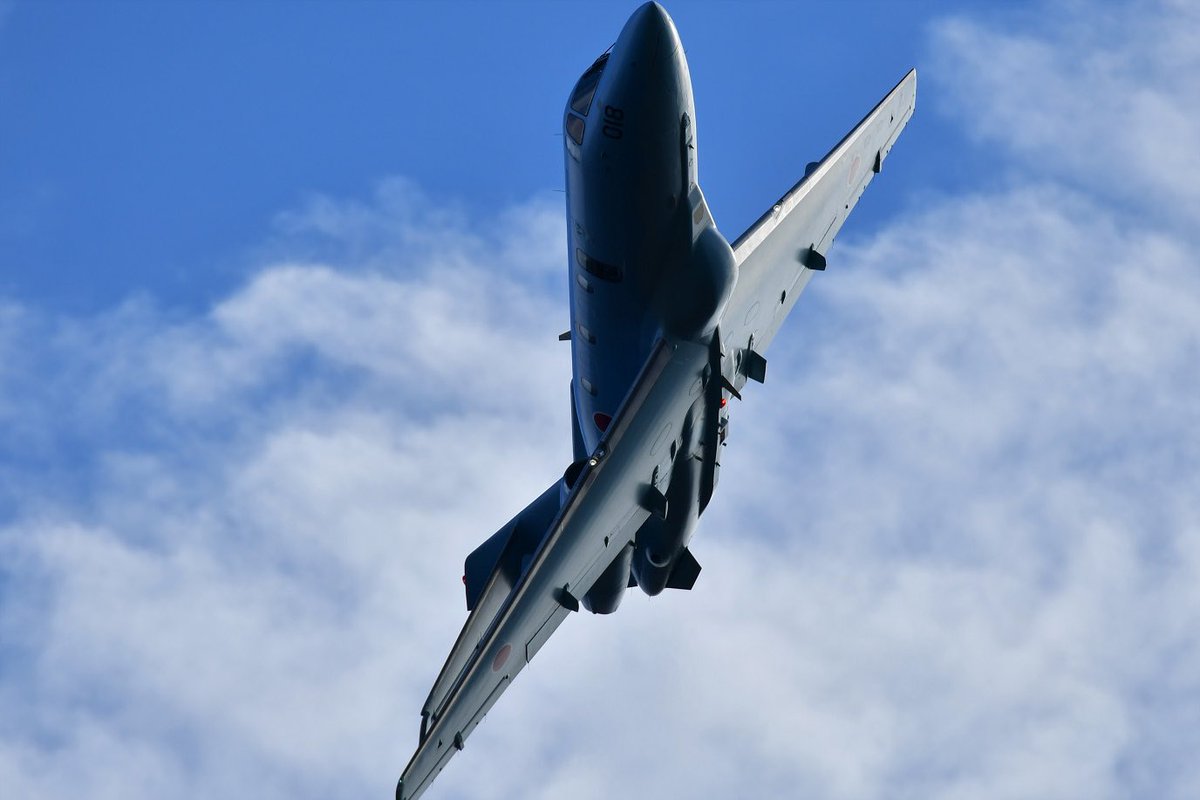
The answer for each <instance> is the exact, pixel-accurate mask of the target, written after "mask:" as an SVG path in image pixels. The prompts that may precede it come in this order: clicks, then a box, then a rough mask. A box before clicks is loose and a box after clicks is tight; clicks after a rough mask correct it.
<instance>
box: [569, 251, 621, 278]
mask: <svg viewBox="0 0 1200 800" xmlns="http://www.w3.org/2000/svg"><path fill="white" fill-rule="evenodd" d="M575 260H576V261H577V262H579V266H581V267H583V268H584V269H585V270H587V271H588V272H589V273H590V274H592V275H595V276H596V277H597V278H602V279H604V280H606V281H612V282H614V283H616V282H617V281H619V280H621V278H622V277H623V276H622V274H621V268H620V267H617V266H613V265H612V264H605V263H604V262H603V261H599V260H597V259H595V258H592V257H591V256H589V255H588V254H587V253H585V252H583V251H582V250H580V249H579V248H578V247H576V248H575Z"/></svg>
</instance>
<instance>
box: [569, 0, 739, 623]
mask: <svg viewBox="0 0 1200 800" xmlns="http://www.w3.org/2000/svg"><path fill="white" fill-rule="evenodd" d="M695 118H696V113H695V106H694V104H693V100H692V85H691V77H690V75H689V73H688V66H687V61H686V59H685V57H684V52H683V46H682V44H681V43H680V41H679V36H678V33H677V32H676V30H675V26H674V25H673V24H672V23H671V21H670V18H669V17H668V16H667V14H666V12H665V11H663V9H662V7H661V6H658V5H657V4H653V3H651V4H647V5H644V6H642V7H641V8H639V9H638V10H637V11H636V12H635V13H634V15H633V16H632V17H631V18H630V20H629V22H628V23H626V25H625V28H624V29H623V30H622V31H621V35H620V37H619V38H618V39H617V42H616V44H615V45H614V46H613V48H612V50H611V52H609V53H605V54H604V55H602V56H601V57H600V58H599V59H597V61H596V63H595V64H593V65H592V67H591V68H589V69H588V71H586V72H585V73H584V74H583V76H582V77H581V78H580V80H579V82H578V83H577V84H576V87H575V89H574V91H573V92H572V94H571V97H570V98H569V99H568V102H567V108H566V111H565V116H564V142H565V150H566V153H565V161H566V185H567V224H568V250H569V252H568V257H569V260H570V270H571V281H570V292H571V328H572V330H571V347H572V357H573V359H572V360H573V376H572V395H573V399H574V404H575V413H576V418H577V420H578V423H579V433H580V434H581V437H582V446H583V450H584V453H585V454H586V453H591V452H593V451H594V450H595V448H596V447H597V446H598V445H599V443H600V440H601V438H602V436H603V434H604V431H605V429H606V428H607V426H608V424H609V422H610V421H611V420H612V418H613V416H615V414H616V412H617V408H618V406H619V405H620V403H621V401H622V400H623V399H624V398H625V397H626V396H627V394H628V392H629V389H630V387H631V386H632V385H633V383H634V380H635V379H636V378H637V374H638V370H639V369H640V368H641V366H642V364H644V363H645V361H646V357H647V355H648V354H649V352H650V349H651V347H652V346H653V345H654V342H655V341H657V340H658V339H659V338H684V339H689V340H699V339H702V338H703V337H705V336H706V335H708V334H711V332H712V327H713V326H714V325H715V320H716V319H717V317H718V314H719V311H720V307H721V305H722V303H723V302H724V301H725V299H726V298H727V297H728V295H729V292H730V291H731V290H732V286H733V281H734V277H735V273H736V268H735V266H734V261H733V254H732V251H731V250H730V248H729V245H728V243H727V242H726V241H725V239H724V238H723V237H721V235H720V234H719V233H718V232H717V230H716V228H715V226H714V225H713V222H712V218H711V215H710V214H709V212H708V208H707V204H706V203H705V201H704V196H703V194H702V192H701V191H700V189H699V186H698V185H697V178H696V139H695ZM703 402H704V398H703V397H701V398H698V403H699V404H700V405H699V406H698V408H697V410H696V412H695V414H694V417H695V420H694V423H693V425H692V426H691V428H690V432H691V433H694V435H692V436H690V437H688V436H684V437H681V439H680V441H679V443H678V445H676V447H677V449H678V450H679V453H680V456H681V457H679V458H676V459H675V465H674V466H673V468H672V469H671V475H670V476H669V478H668V479H667V480H664V481H663V486H664V487H666V486H668V485H669V487H670V488H669V489H667V490H666V492H664V497H669V498H670V500H671V502H668V503H667V504H666V505H667V510H666V513H665V514H664V515H663V517H664V518H659V519H652V520H651V521H650V522H649V523H648V524H647V527H646V528H645V529H644V530H643V531H641V532H639V536H638V540H637V542H636V544H635V547H634V550H633V552H626V553H623V554H622V556H621V557H618V559H617V561H616V562H614V565H613V574H611V575H606V578H607V580H603V579H602V580H601V581H600V584H601V586H599V587H597V591H595V592H593V597H592V598H590V600H592V601H593V602H592V603H589V605H591V606H592V607H593V610H604V611H611V610H615V608H616V603H617V602H619V599H620V594H619V593H623V591H624V587H625V586H626V585H627V583H628V579H629V570H630V568H631V567H632V569H633V572H634V574H635V576H636V578H637V583H638V584H639V585H640V586H641V587H642V588H643V590H645V591H646V592H647V593H650V594H657V593H658V592H659V591H661V590H662V588H663V587H664V586H665V585H666V583H667V579H668V577H669V574H670V570H671V568H672V566H673V563H674V560H675V557H676V556H677V555H678V554H679V553H680V552H681V550H682V548H683V547H684V546H685V545H686V544H687V539H688V537H689V536H690V533H691V529H692V527H694V525H695V521H696V518H697V516H698V514H699V506H700V495H701V491H702V488H701V483H702V476H701V474H700V472H701V469H700V465H699V464H694V463H691V462H692V461H693V459H691V458H690V456H691V455H692V453H693V452H695V449H696V448H698V447H700V446H701V442H700V441H699V435H700V432H701V429H702V428H703V427H705V425H704V422H703V417H704V415H705V409H704V408H703ZM709 427H711V426H709ZM689 439H690V440H689ZM685 440H687V441H685ZM576 455H577V456H580V455H582V454H580V453H577V454H576ZM714 456H715V454H711V453H710V455H709V457H710V458H712V457H714ZM710 490H711V487H710ZM630 561H632V564H630V563H629V562H630ZM622 571H623V572H624V575H621V574H620V573H621V572H622ZM618 586H619V587H620V589H619V592H618V589H617V587H618ZM606 587H607V588H606ZM606 592H607V593H609V594H612V593H614V592H618V593H617V594H616V596H615V597H610V598H609V599H610V602H608V603H604V602H600V603H598V604H597V603H595V602H594V601H596V600H597V599H600V600H603V598H602V597H601V595H604V594H605V593H606ZM597 606H599V607H597Z"/></svg>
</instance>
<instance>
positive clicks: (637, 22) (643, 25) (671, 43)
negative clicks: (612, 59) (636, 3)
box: [614, 2, 679, 64]
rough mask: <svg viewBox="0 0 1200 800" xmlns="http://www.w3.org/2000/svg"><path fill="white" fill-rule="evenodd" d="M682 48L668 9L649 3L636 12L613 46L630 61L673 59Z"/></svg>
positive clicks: (650, 62) (650, 61)
mask: <svg viewBox="0 0 1200 800" xmlns="http://www.w3.org/2000/svg"><path fill="white" fill-rule="evenodd" d="M678 48H679V34H678V33H677V32H676V31H675V23H673V22H672V21H671V17H670V15H668V14H667V10H666V9H665V8H663V7H662V6H660V5H659V4H658V3H653V2H651V3H646V4H645V5H643V6H641V7H639V8H638V9H637V10H636V11H634V12H633V15H632V16H631V17H630V18H629V21H628V22H626V23H625V27H624V28H622V29H621V35H620V36H619V37H618V38H617V45H616V47H615V48H614V49H615V50H616V51H617V52H620V53H622V54H623V56H624V57H625V58H627V59H629V60H631V61H635V62H642V63H649V64H653V63H655V62H656V61H658V60H660V59H661V60H663V61H666V60H669V59H671V58H672V57H673V56H674V54H675V51H676V50H677V49H678Z"/></svg>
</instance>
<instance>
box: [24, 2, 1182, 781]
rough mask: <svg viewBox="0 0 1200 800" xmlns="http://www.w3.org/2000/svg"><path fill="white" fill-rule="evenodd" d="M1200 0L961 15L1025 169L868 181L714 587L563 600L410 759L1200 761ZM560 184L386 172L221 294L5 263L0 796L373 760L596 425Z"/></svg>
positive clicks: (705, 773) (805, 766) (791, 776)
mask: <svg viewBox="0 0 1200 800" xmlns="http://www.w3.org/2000/svg"><path fill="white" fill-rule="evenodd" d="M1193 13H1194V12H1191V11H1190V10H1188V8H1187V7H1186V6H1184V5H1182V4H1178V5H1170V4H1167V5H1135V6H1128V7H1123V8H1121V9H1118V10H1117V11H1114V12H1112V13H1111V14H1108V15H1101V16H1096V15H1093V14H1090V13H1089V11H1088V9H1084V8H1081V7H1069V8H1067V9H1066V10H1056V11H1055V13H1053V14H1049V15H1045V16H1041V17H1038V18H1036V19H1030V20H1015V21H1013V20H998V21H997V20H992V21H979V20H972V19H969V18H959V19H953V20H946V21H943V22H941V23H940V24H938V25H937V26H935V28H934V29H933V31H932V38H931V42H932V45H931V46H932V48H933V52H934V55H935V59H934V62H935V64H936V65H938V68H937V69H936V70H935V71H934V74H933V75H930V72H929V71H926V72H925V73H924V74H923V76H922V77H923V79H924V80H926V82H927V83H926V86H927V87H929V88H927V89H926V93H927V96H930V97H933V98H934V99H935V102H934V103H933V104H927V108H926V111H925V113H930V112H929V110H928V106H930V105H932V106H933V107H937V106H938V104H939V103H940V104H941V108H942V110H943V111H944V112H946V113H950V114H952V115H957V116H960V117H961V118H962V119H963V121H964V124H965V125H966V126H967V128H968V130H970V131H971V132H973V133H974V135H976V136H977V137H978V139H979V141H980V143H981V144H982V145H984V146H987V147H991V148H995V149H996V152H997V159H998V163H1001V164H1003V168H1004V170H1005V180H1004V185H1003V186H1002V187H1001V188H998V189H995V190H989V191H988V192H986V193H982V192H981V193H976V194H972V195H967V196H955V197H940V198H934V199H933V200H932V201H930V202H925V203H924V204H923V205H922V207H920V208H918V209H914V210H913V211H911V212H909V213H907V214H905V215H903V216H902V217H901V218H898V219H896V220H895V221H894V222H893V224H891V225H889V226H888V227H886V228H884V229H882V230H880V231H878V232H876V233H874V234H873V235H872V236H870V237H869V238H863V237H859V238H857V239H855V238H853V236H854V232H853V230H851V229H852V228H853V223H851V226H849V228H848V229H847V231H846V233H845V235H844V237H845V240H844V241H842V242H840V243H839V246H838V247H837V248H836V249H835V250H834V252H833V254H832V257H831V258H832V260H833V262H834V263H833V266H832V267H831V269H830V271H829V273H828V275H826V276H823V277H822V278H821V279H820V280H819V281H816V282H814V286H813V288H812V289H811V290H810V293H809V294H808V295H807V296H806V297H805V298H803V300H802V302H801V303H800V305H799V306H798V307H797V314H796V318H795V319H794V320H793V321H792V322H791V323H789V325H788V326H787V327H785V329H784V331H783V332H782V334H781V336H780V337H779V339H778V340H777V341H776V344H775V346H774V348H773V349H772V351H771V353H770V354H769V358H770V361H771V370H770V376H771V379H770V381H769V383H768V384H767V385H766V386H764V387H761V388H759V389H758V390H757V391H756V392H754V393H752V394H750V395H748V396H747V400H746V402H745V403H744V404H743V405H741V406H739V407H738V408H737V409H735V416H734V420H733V428H732V436H731V445H730V448H729V453H728V455H727V457H726V460H725V464H724V467H725V468H724V469H723V473H722V484H721V487H720V491H719V492H718V495H717V498H718V499H717V500H716V502H715V503H714V505H713V507H712V508H711V509H710V511H709V512H708V513H706V515H705V519H704V521H703V524H702V526H701V530H700V534H699V538H698V539H697V541H696V545H695V550H696V553H697V556H698V558H699V559H700V561H701V563H702V564H704V565H705V571H704V573H703V575H702V576H701V578H700V580H699V582H698V584H697V587H696V589H695V590H694V591H693V592H691V593H687V594H669V595H667V596H663V597H660V598H656V599H654V600H648V599H646V598H643V597H641V596H637V595H631V596H630V597H628V598H627V600H626V603H625V605H624V606H623V607H622V609H621V612H620V613H619V614H617V615H615V616H614V617H611V618H599V617H596V618H593V617H590V616H584V617H579V618H575V619H572V620H571V621H570V623H569V624H567V625H565V626H564V627H563V628H562V629H560V632H559V634H558V636H557V637H556V638H555V640H554V643H553V644H551V645H549V646H548V647H547V648H545V649H544V650H543V651H542V652H541V653H540V654H539V656H538V659H537V660H536V661H535V662H534V663H533V665H532V666H531V667H530V669H529V670H527V671H526V672H525V673H523V677H522V678H521V680H520V681H519V682H518V685H517V686H516V687H515V688H514V689H513V690H512V691H511V692H509V693H508V694H507V695H506V696H505V698H504V700H503V701H502V702H501V703H500V704H498V706H497V707H496V708H495V709H494V710H493V711H492V713H491V714H490V715H489V720H488V721H487V722H486V723H485V724H484V725H483V726H481V728H480V729H479V730H478V731H477V732H476V733H475V734H474V735H473V737H472V738H471V740H470V742H469V743H468V747H467V750H466V752H465V753H464V754H463V755H461V756H459V757H458V758H456V759H455V761H454V762H452V764H451V766H450V767H449V768H448V770H447V772H446V773H445V774H444V775H443V776H442V777H441V778H440V779H439V782H438V784H437V785H436V786H435V790H434V791H433V792H431V794H430V796H431V797H433V796H434V795H436V796H438V797H472V798H490V797H513V796H519V797H531V798H551V797H564V796H569V797H573V798H582V799H584V800H586V799H587V798H602V797H612V796H615V795H621V796H627V797H647V798H648V797H659V796H666V797H729V796H749V797H754V796H758V797H781V796H825V797H831V798H866V797H878V796H887V797H922V798H929V797H934V798H954V797H972V798H980V797H985V798H1008V797H1030V796H1034V797H1063V798H1074V797H1083V796H1086V797H1123V796H1140V797H1147V796H1153V797H1164V798H1166V797H1180V798H1183V797H1192V796H1196V795H1197V794H1200V769H1198V768H1197V767H1196V766H1195V763H1194V759H1193V755H1194V753H1195V752H1197V751H1198V750H1200V734H1198V733H1197V731H1200V701H1198V700H1197V699H1196V698H1198V697H1200V686H1198V685H1197V684H1198V683H1200V678H1198V677H1197V676H1200V652H1198V651H1197V644H1196V642H1197V641H1198V637H1197V634H1198V633H1200V624H1198V623H1200V620H1198V619H1197V617H1198V615H1200V611H1197V609H1200V589H1197V588H1196V587H1197V585H1198V584H1197V581H1196V575H1197V574H1198V572H1200V543H1198V542H1200V539H1198V537H1197V534H1198V533H1200V502H1198V501H1197V500H1196V499H1195V491H1194V486H1195V485H1196V484H1197V478H1198V477H1200V433H1197V431H1200V419H1198V417H1200V412H1198V411H1197V408H1198V406H1197V404H1196V403H1195V401H1194V398H1195V397H1196V396H1197V394H1198V392H1200V379H1198V373H1197V372H1196V368H1195V365H1196V364H1197V363H1198V357H1200V277H1198V276H1197V272H1196V270H1195V268H1194V257H1193V255H1192V254H1193V253H1194V252H1196V248H1197V246H1198V245H1200V241H1197V238H1198V237H1197V236H1196V234H1195V233H1194V231H1192V230H1190V229H1189V227H1188V226H1187V225H1186V224H1184V222H1183V220H1185V219H1186V218H1187V215H1188V214H1189V213H1191V211H1192V210H1194V206H1195V204H1196V202H1197V198H1196V197H1195V194H1194V187H1195V186H1197V185H1200V182H1198V180H1197V179H1200V174H1198V173H1200V169H1198V168H1197V167H1196V162H1195V157H1194V156H1192V155H1189V154H1188V153H1186V152H1183V153H1179V151H1178V148H1179V143H1180V142H1182V141H1189V139H1186V138H1181V137H1186V136H1189V135H1191V133H1194V132H1195V131H1196V129H1197V127H1200V122H1198V120H1200V117H1197V112H1196V111H1195V109H1196V108H1197V107H1198V106H1197V104H1196V103H1195V102H1194V100H1195V99H1196V96H1197V93H1198V91H1200V90H1198V86H1200V84H1198V81H1200V78H1197V77H1196V76H1198V75H1200V72H1198V71H1196V70H1195V69H1184V67H1187V66H1188V65H1189V64H1193V62H1194V60H1195V58H1196V55H1195V54H1196V53H1197V52H1198V49H1197V48H1196V47H1195V46H1193V45H1192V44H1190V43H1189V41H1188V40H1187V38H1186V37H1187V36H1188V35H1190V34H1189V33H1188V30H1195V26H1194V25H1193V26H1190V27H1189V26H1186V25H1184V24H1182V23H1183V22H1186V21H1187V20H1188V19H1189V18H1190V17H1189V15H1192V14H1193ZM1148 42H1161V43H1162V47H1161V48H1159V47H1148V46H1147V43H1148ZM985 52H986V53H990V54H992V56H990V57H988V58H984V57H982V56H981V55H980V54H981V53H985ZM929 78H933V80H932V81H930V80H929ZM1088 97H1096V98H1098V100H1097V105H1095V106H1093V105H1089V104H1086V103H1085V102H1084V100H1085V99H1086V98H1088ZM1118 113H1124V114H1125V115H1126V118H1127V119H1128V120H1129V124H1126V125H1119V126H1116V127H1115V128H1114V126H1112V125H1111V124H1109V118H1110V117H1112V116H1113V115H1114V114H1118ZM1195 138H1196V137H1195V136H1192V137H1191V139H1190V140H1194V139H1195ZM902 151H903V143H901V149H900V151H898V155H897V156H896V157H903V155H904V154H903V152H902ZM1154 154H1159V155H1161V156H1162V157H1163V158H1167V159H1169V161H1170V163H1171V164H1172V165H1173V166H1172V168H1166V167H1163V168H1161V169H1160V168H1159V167H1158V166H1156V165H1158V164H1160V163H1161V162H1159V161H1155V160H1154V158H1151V157H1150V156H1152V155H1154ZM1171 154H1175V156H1172V155H1171ZM1189 178H1190V179H1189ZM883 180H885V181H886V175H885V177H884V179H883ZM867 202H869V198H868V200H867ZM561 227H562V226H561V209H560V208H559V207H558V205H557V203H556V202H554V201H552V200H546V199H539V200H537V201H534V202H531V203H530V204H527V205H525V206H522V207H520V208H517V209H513V210H510V211H507V212H505V213H503V214H501V215H499V216H498V217H497V218H496V219H491V220H472V219H469V218H467V216H466V215H465V214H464V213H463V212H461V211H458V210H456V209H454V208H453V207H452V206H450V205H449V204H447V203H444V202H438V201H435V200H431V199H430V198H429V197H427V196H424V195H422V194H421V193H420V191H419V190H417V189H416V187H413V186H412V185H411V184H408V183H406V182H404V181H400V180H392V181H387V182H384V183H383V184H381V186H380V188H379V190H378V192H377V194H376V196H375V197H373V198H371V200H370V201H366V202H355V201H338V200H333V199H329V198H320V197H314V198H312V199H311V200H310V201H309V202H308V203H307V204H306V205H305V206H303V207H302V208H300V209H298V210H295V211H293V212H289V213H287V214H283V215H281V216H280V218H279V219H278V221H277V228H276V231H275V234H274V237H273V238H272V240H271V241H270V242H268V244H267V245H265V246H264V249H263V254H262V261H263V264H264V266H263V268H262V269H261V270H260V271H258V272H257V273H256V274H255V275H254V276H253V277H252V278H251V279H250V280H249V281H248V282H247V284H246V285H245V286H244V287H242V288H241V289H240V290H239V291H237V292H236V293H234V294H233V295H231V296H230V297H228V298H225V299H224V300H223V301H222V302H220V303H219V304H217V305H216V306H215V307H214V308H212V310H211V311H210V312H209V313H208V314H206V315H204V316H202V317H198V318H197V317H182V318H181V317H179V316H178V315H176V314H173V313H172V312H170V311H169V310H164V309H161V308H157V307H155V305H154V304H153V303H152V302H151V301H147V300H132V301H130V302H129V303H127V304H125V305H124V306H122V307H120V308H117V309H114V310H112V311H111V312H109V313H107V314H104V315H100V316H95V317H88V318H64V317H61V316H57V315H54V314H52V313H50V312H46V311H39V310H36V309H29V308H23V307H20V306H19V305H16V304H13V303H9V304H7V305H5V306H0V355H2V356H3V358H2V359H0V364H2V365H3V366H0V385H2V387H3V392H2V393H0V397H2V398H3V400H0V425H2V426H3V429H4V431H5V439H6V442H5V446H4V448H3V450H0V478H2V479H3V485H4V488H3V489H0V524H2V525H3V526H4V527H3V528H2V529H0V554H2V558H0V563H2V564H3V567H0V602H2V606H0V708H3V711H4V713H3V714H2V715H0V786H2V787H4V792H3V793H4V795H5V796H6V797H10V796H11V797H39V798H54V797H66V796H74V795H77V794H78V793H79V791H80V790H81V788H82V789H83V790H84V791H86V792H87V793H88V794H89V796H92V797H97V798H108V797H112V798H117V797H121V798H129V797H152V796H167V795H169V796H178V797H193V796H194V797H202V796H203V797H212V796H244V795H247V794H253V795H255V796H260V797H265V798H271V797H285V796H286V797H289V798H295V797H352V796H353V797H359V796H364V795H366V796H388V793H389V792H390V791H391V787H392V784H393V783H394V780H395V778H396V777H397V776H398V774H399V771H400V769H401V768H402V766H403V764H404V762H405V761H406V759H407V757H408V755H409V753H410V752H411V747H412V746H413V745H414V744H415V740H416V728H417V716H416V712H417V710H418V709H419V706H420V702H421V700H422V699H423V698H424V694H425V691H426V690H427V689H428V686H429V683H430V682H431V680H432V678H433V676H434V673H435V671H436V669H437V667H438V666H439V665H440V663H441V660H442V658H443V656H444V654H445V652H446V650H447V649H448V647H449V645H450V643H451V642H452V640H453V637H454V635H455V633H456V632H457V629H458V625H459V624H460V623H461V620H462V619H463V616H464V614H465V612H464V610H463V607H462V602H463V601H462V596H461V585H460V584H459V583H458V570H459V567H460V565H461V559H462V557H463V556H464V555H465V554H466V553H467V552H469V551H470V550H471V549H472V548H473V547H474V546H475V545H476V544H477V543H478V542H479V541H481V540H482V539H483V538H484V537H486V536H487V535H488V534H490V533H491V532H492V531H493V530H495V529H496V528H497V527H498V526H499V525H500V524H501V523H503V522H504V521H505V520H506V519H508V517H509V516H511V515H512V513H513V512H515V511H516V510H518V509H519V508H520V507H522V506H523V505H524V503H525V502H527V500H528V499H530V498H532V497H533V496H534V495H535V494H536V493H537V492H538V491H540V490H541V489H542V488H544V486H545V485H546V484H547V483H549V481H550V480H552V479H553V477H554V474H555V472H556V470H558V469H560V468H561V466H562V465H563V464H565V462H566V460H567V459H568V457H569V437H568V431H569V427H568V418H567V378H568V374H569V367H568V359H567V352H566V348H565V347H564V346H562V345H561V344H559V343H558V342H556V341H555V334H557V333H558V332H559V331H560V330H562V329H564V328H565V327H566V310H565V306H564V305H563V303H562V300H561V298H562V296H563V295H564V294H565V291H564V286H563V277H562V276H561V274H560V264H561V259H562V254H563V253H564V251H565V248H564V245H563V242H562V238H561V237H562V233H561ZM730 233H734V232H730Z"/></svg>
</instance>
